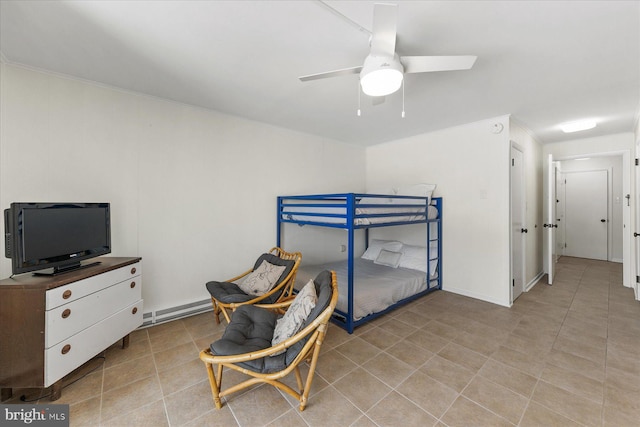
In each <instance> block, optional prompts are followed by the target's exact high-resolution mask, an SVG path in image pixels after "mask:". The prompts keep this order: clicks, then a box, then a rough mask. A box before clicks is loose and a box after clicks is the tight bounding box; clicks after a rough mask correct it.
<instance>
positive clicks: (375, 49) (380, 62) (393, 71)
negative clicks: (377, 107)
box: [299, 3, 477, 97]
mask: <svg viewBox="0 0 640 427" xmlns="http://www.w3.org/2000/svg"><path fill="white" fill-rule="evenodd" d="M338 14H339V13H338ZM347 19H348V18H347ZM397 21H398V5H396V4H387V3H376V4H374V7H373V31H372V34H371V39H370V46H371V50H370V52H369V55H367V57H366V58H365V60H364V64H363V65H361V66H358V67H351V68H343V69H340V70H334V71H327V72H324V73H318V74H310V75H306V76H301V77H299V79H300V80H301V81H303V82H306V81H309V80H316V79H324V78H328V77H337V76H344V75H349V74H360V85H361V86H362V91H363V92H364V93H365V94H366V95H369V96H374V97H381V96H386V95H390V94H392V93H394V92H396V91H397V90H398V89H400V87H401V86H402V80H403V78H404V74H405V73H426V72H432V71H453V70H468V69H470V68H471V67H473V64H474V62H475V61H476V58H477V57H476V56H471V55H463V56H398V54H397V53H396V24H397Z"/></svg>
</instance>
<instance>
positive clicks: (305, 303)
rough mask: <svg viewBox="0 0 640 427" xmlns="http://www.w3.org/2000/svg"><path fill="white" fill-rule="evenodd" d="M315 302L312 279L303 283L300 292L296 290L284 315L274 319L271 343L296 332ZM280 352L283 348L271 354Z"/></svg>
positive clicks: (277, 342) (316, 298)
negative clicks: (296, 293) (274, 324)
mask: <svg viewBox="0 0 640 427" xmlns="http://www.w3.org/2000/svg"><path fill="white" fill-rule="evenodd" d="M317 302H318V296H317V295H316V286H315V284H314V283H313V279H312V280H309V281H308V282H307V284H306V285H304V287H303V288H302V289H301V290H300V292H298V295H296V297H295V299H294V300H293V302H292V303H291V305H290V306H289V308H288V309H287V311H286V312H285V313H284V316H282V317H281V318H280V319H278V320H277V321H276V327H275V329H274V330H273V338H272V339H271V345H272V346H274V345H276V344H279V343H281V342H282V341H284V340H286V339H287V338H291V337H292V336H294V335H295V334H296V333H298V331H299V330H300V329H301V328H302V325H303V324H304V322H305V321H306V320H307V317H309V313H311V310H313V307H315V306H316V303H317ZM281 353H284V350H283V351H281V352H279V353H276V354H273V355H272V356H276V355H278V354H281Z"/></svg>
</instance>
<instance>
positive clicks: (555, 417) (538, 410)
mask: <svg viewBox="0 0 640 427" xmlns="http://www.w3.org/2000/svg"><path fill="white" fill-rule="evenodd" d="M520 426H521V427H541V426H546V427H579V426H580V424H578V423H576V422H575V421H572V420H570V419H569V418H567V417H564V416H562V415H560V414H558V413H557V412H554V411H552V410H551V409H549V408H545V407H544V406H542V405H540V404H538V403H536V402H531V403H530V404H529V406H528V407H527V410H526V411H525V413H524V415H523V417H522V421H520Z"/></svg>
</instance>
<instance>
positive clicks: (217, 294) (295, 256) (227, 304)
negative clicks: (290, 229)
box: [205, 247, 302, 323]
mask: <svg viewBox="0 0 640 427" xmlns="http://www.w3.org/2000/svg"><path fill="white" fill-rule="evenodd" d="M300 260H302V254H301V253H300V252H285V251H284V250H283V249H281V248H277V247H275V248H272V249H271V250H270V251H269V252H268V253H264V254H262V255H261V256H260V257H259V258H258V260H257V261H256V262H255V264H254V266H253V267H252V268H251V269H249V270H247V271H245V272H244V273H242V274H240V275H239V276H236V277H233V278H231V279H228V280H225V281H223V282H217V281H211V282H208V283H207V284H206V285H205V286H206V288H207V290H208V291H209V293H210V294H211V303H212V304H213V312H214V314H215V317H216V322H217V323H220V313H222V315H223V316H224V318H225V319H226V320H227V323H229V322H230V320H231V318H230V317H229V311H231V312H233V311H234V310H235V309H236V308H238V307H240V306H241V305H253V304H275V303H277V302H281V301H284V300H286V299H287V298H289V297H291V295H292V293H293V285H294V283H295V280H296V273H297V271H298V266H299V265H300ZM263 261H267V262H268V263H270V264H273V265H276V266H285V269H284V271H283V272H282V274H281V275H280V277H279V279H278V280H277V282H276V283H275V284H274V286H273V287H272V288H271V290H269V291H268V292H266V293H264V294H262V295H249V294H247V293H245V292H244V291H243V290H242V289H240V287H238V284H237V283H240V281H241V280H243V279H245V278H246V276H248V275H249V274H250V273H252V272H253V271H255V270H256V269H258V268H259V267H260V265H261V264H262V262H263Z"/></svg>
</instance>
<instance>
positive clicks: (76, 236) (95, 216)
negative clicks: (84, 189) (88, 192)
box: [4, 202, 111, 274]
mask: <svg viewBox="0 0 640 427" xmlns="http://www.w3.org/2000/svg"><path fill="white" fill-rule="evenodd" d="M4 229H5V256H6V257H7V258H11V271H12V273H13V274H21V273H27V272H30V271H39V270H42V271H39V272H38V273H36V274H58V273H62V272H65V271H69V270H74V269H77V268H80V267H86V266H87V265H82V264H81V261H84V260H88V259H91V258H95V257H98V256H101V255H105V254H108V253H110V252H111V220H110V206H109V203H22V202H20V203H12V204H11V206H10V207H9V209H5V211H4ZM92 264H95V263H92Z"/></svg>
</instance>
